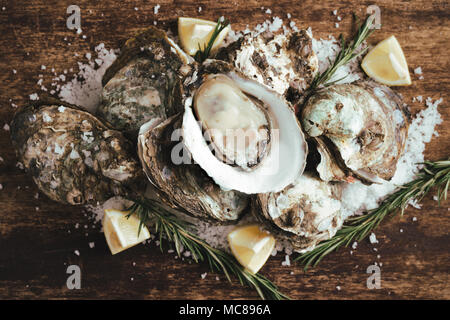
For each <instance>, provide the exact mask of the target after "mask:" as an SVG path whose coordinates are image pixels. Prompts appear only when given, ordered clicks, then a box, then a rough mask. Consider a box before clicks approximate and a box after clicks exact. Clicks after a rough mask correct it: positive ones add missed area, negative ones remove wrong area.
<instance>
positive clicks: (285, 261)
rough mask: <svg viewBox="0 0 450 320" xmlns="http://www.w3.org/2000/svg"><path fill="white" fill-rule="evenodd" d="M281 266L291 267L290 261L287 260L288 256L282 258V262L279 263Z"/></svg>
mask: <svg viewBox="0 0 450 320" xmlns="http://www.w3.org/2000/svg"><path fill="white" fill-rule="evenodd" d="M281 265H282V266H290V265H291V260H290V259H289V255H285V256H284V261H283V262H281Z"/></svg>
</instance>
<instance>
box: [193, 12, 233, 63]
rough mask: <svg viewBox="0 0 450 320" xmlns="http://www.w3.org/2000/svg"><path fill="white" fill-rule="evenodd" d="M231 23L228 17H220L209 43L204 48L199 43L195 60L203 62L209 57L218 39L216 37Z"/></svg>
mask: <svg viewBox="0 0 450 320" xmlns="http://www.w3.org/2000/svg"><path fill="white" fill-rule="evenodd" d="M229 24H230V22H229V21H228V20H227V19H221V18H219V20H217V24H216V27H215V29H214V32H213V34H212V35H211V38H210V39H209V41H208V43H207V44H205V45H204V46H203V49H202V48H201V46H200V44H198V50H197V52H196V53H195V55H194V59H195V61H197V62H199V63H202V62H203V61H205V60H206V59H208V57H209V55H210V54H211V49H212V46H213V45H214V41H216V38H217V37H218V36H219V34H220V33H221V32H222V30H223V29H225V28H226V27H227V26H228V25H229Z"/></svg>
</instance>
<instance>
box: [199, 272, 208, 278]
mask: <svg viewBox="0 0 450 320" xmlns="http://www.w3.org/2000/svg"><path fill="white" fill-rule="evenodd" d="M207 274H208V273H207V272H205V273H202V274H201V275H200V276H201V277H202V279H205V278H206V275H207Z"/></svg>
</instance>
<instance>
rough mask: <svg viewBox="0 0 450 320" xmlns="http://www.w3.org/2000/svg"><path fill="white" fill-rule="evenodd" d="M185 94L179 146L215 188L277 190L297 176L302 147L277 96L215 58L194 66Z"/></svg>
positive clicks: (288, 112)
mask: <svg viewBox="0 0 450 320" xmlns="http://www.w3.org/2000/svg"><path fill="white" fill-rule="evenodd" d="M187 92H188V97H187V99H186V101H185V112H184V116H183V125H182V129H183V142H184V145H185V146H186V148H187V149H188V150H189V152H190V153H191V155H192V158H193V159H194V160H195V162H196V163H198V164H199V165H200V167H201V168H202V169H203V170H205V171H206V173H207V174H208V175H209V176H210V177H212V178H213V179H214V181H215V182H216V183H217V184H218V185H219V186H221V187H222V188H224V189H227V190H229V189H232V190H237V191H241V192H244V193H248V194H252V193H260V192H271V191H280V190H282V189H283V188H284V187H286V186H287V185H288V184H290V183H291V182H293V181H294V180H295V179H296V178H297V177H298V176H299V175H301V174H302V172H303V170H304V167H305V164H306V154H307V145H306V142H305V139H304V135H303V132H302V130H301V127H300V124H299V122H298V121H297V119H296V117H295V114H294V112H293V110H292V108H291V106H290V104H289V103H288V102H287V101H286V100H284V99H283V98H282V97H281V96H280V95H279V94H277V93H276V92H274V91H272V90H270V89H268V88H267V87H266V86H264V85H261V84H260V83H258V82H256V81H254V80H250V79H248V78H246V77H245V76H244V75H243V74H241V73H240V72H238V71H236V70H235V69H234V68H233V67H232V66H231V65H230V64H229V63H226V62H223V61H218V60H207V61H206V62H205V63H204V64H203V65H202V66H201V67H200V68H199V70H198V77H197V79H196V81H194V82H192V83H191V84H190V86H189V88H188V91H187Z"/></svg>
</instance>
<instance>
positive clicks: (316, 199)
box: [252, 173, 344, 252]
mask: <svg viewBox="0 0 450 320" xmlns="http://www.w3.org/2000/svg"><path fill="white" fill-rule="evenodd" d="M339 198H340V187H339V185H336V184H331V183H326V182H324V181H322V180H320V179H319V178H316V177H315V176H313V175H312V174H310V173H304V174H303V175H302V176H300V177H299V178H298V179H297V180H296V181H295V182H294V183H293V184H291V185H289V186H288V187H286V188H285V189H284V190H282V191H281V192H271V193H265V194H259V195H257V196H255V197H254V198H253V200H252V213H253V215H254V216H255V217H256V218H257V219H258V220H260V221H261V222H263V224H264V225H265V226H266V227H267V228H268V229H269V230H270V231H271V232H273V234H274V235H276V236H277V237H279V238H281V239H284V240H288V241H289V242H290V243H292V246H293V247H294V249H295V250H297V251H300V252H305V251H308V250H311V249H312V248H314V247H315V246H316V244H317V243H319V242H320V241H323V240H327V239H330V238H331V237H333V236H334V235H335V234H336V231H337V230H338V229H340V228H341V226H342V224H343V221H344V219H343V215H342V212H341V203H340V201H339V200H338V199H339Z"/></svg>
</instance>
